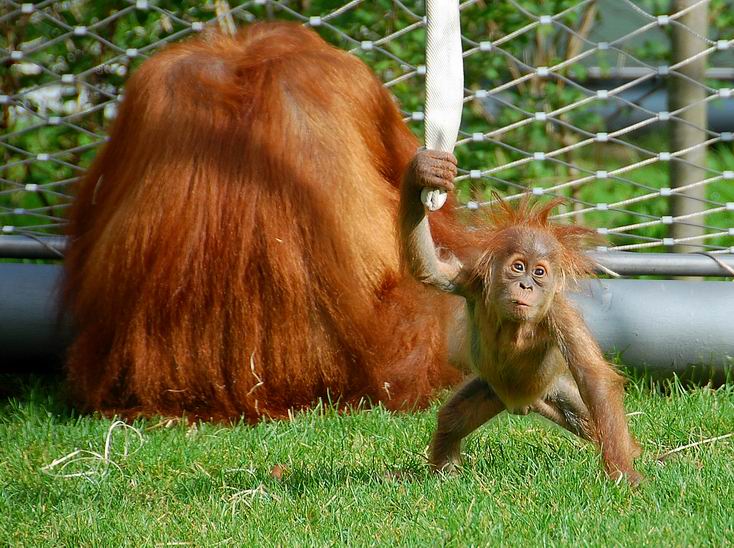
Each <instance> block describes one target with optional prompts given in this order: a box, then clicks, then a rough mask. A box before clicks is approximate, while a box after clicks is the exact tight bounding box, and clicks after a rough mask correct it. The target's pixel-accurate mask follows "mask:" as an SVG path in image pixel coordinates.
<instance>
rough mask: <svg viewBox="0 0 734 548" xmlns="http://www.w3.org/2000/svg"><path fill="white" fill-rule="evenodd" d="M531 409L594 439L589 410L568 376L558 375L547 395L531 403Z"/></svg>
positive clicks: (589, 438)
mask: <svg viewBox="0 0 734 548" xmlns="http://www.w3.org/2000/svg"><path fill="white" fill-rule="evenodd" d="M532 410H533V411H535V412H536V413H539V414H540V415H542V416H543V417H545V418H546V419H548V420H551V421H553V422H555V423H556V424H558V425H560V426H562V427H563V428H565V429H566V430H568V431H569V432H572V433H573V434H576V435H577V436H579V437H581V438H583V439H585V440H588V441H596V438H595V435H594V431H593V429H592V426H591V417H590V415H589V410H588V409H587V408H586V405H584V402H583V400H582V399H581V394H580V393H579V389H578V387H577V386H576V383H575V382H574V380H573V378H571V377H570V376H565V377H560V378H559V379H558V380H557V381H556V382H555V385H554V386H553V388H552V389H551V391H550V392H549V393H548V395H547V396H546V397H545V398H544V399H542V400H538V401H537V402H535V403H534V404H533V405H532Z"/></svg>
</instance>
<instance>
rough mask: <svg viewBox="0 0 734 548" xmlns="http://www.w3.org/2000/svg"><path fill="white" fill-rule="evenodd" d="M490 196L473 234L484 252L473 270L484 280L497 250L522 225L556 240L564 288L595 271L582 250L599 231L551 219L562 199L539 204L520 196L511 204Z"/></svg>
mask: <svg viewBox="0 0 734 548" xmlns="http://www.w3.org/2000/svg"><path fill="white" fill-rule="evenodd" d="M493 197H494V203H493V204H492V205H491V206H490V207H489V208H487V212H486V214H485V215H483V219H482V220H481V222H480V228H479V230H478V232H477V234H476V236H477V240H478V241H479V245H480V247H481V248H482V249H483V250H484V253H483V255H482V257H481V258H480V260H479V261H477V264H476V266H475V271H476V275H477V276H479V277H481V278H484V279H485V282H486V281H487V277H488V275H489V273H490V269H491V263H492V262H493V261H494V258H495V257H496V256H497V253H499V252H501V251H504V250H506V249H507V248H508V247H509V246H510V245H511V244H512V243H513V242H514V241H515V239H516V238H517V231H518V230H522V229H523V228H527V229H533V230H537V231H541V232H543V233H545V234H548V235H549V236H551V237H552V238H553V239H555V240H556V241H557V242H558V244H559V245H558V258H557V261H558V264H557V265H556V271H557V272H558V274H559V276H560V279H561V284H562V286H563V287H565V286H566V284H567V283H568V282H573V281H575V280H577V279H578V278H579V277H582V276H588V275H590V274H592V273H593V272H594V267H595V263H594V261H593V260H592V259H591V258H590V257H589V256H588V255H587V254H586V253H584V251H585V250H587V249H589V248H590V247H591V246H592V245H593V244H594V243H596V242H598V241H599V240H600V237H599V236H598V234H597V233H596V232H595V231H594V230H592V229H590V228H586V227H583V226H579V225H572V224H561V223H557V222H553V221H551V220H550V214H551V211H552V210H553V209H554V208H556V207H557V206H558V205H560V204H562V203H563V202H564V200H563V199H562V198H556V199H554V200H551V201H549V202H545V203H541V202H538V201H534V200H530V199H529V198H528V197H523V198H522V199H520V200H519V201H518V202H517V204H516V205H512V204H511V203H510V202H507V201H506V200H504V199H502V198H501V197H500V196H499V195H498V194H496V193H493Z"/></svg>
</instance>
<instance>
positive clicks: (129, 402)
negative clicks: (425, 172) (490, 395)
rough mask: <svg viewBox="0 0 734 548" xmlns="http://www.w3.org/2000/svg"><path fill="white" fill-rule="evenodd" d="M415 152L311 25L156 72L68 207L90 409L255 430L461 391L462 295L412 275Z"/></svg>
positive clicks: (210, 39) (183, 50)
mask: <svg viewBox="0 0 734 548" xmlns="http://www.w3.org/2000/svg"><path fill="white" fill-rule="evenodd" d="M416 147H417V142H416V140H415V138H414V137H413V135H412V134H411V133H410V131H409V130H408V129H407V127H406V126H405V124H404V123H403V122H402V120H401V117H400V113H399V112H398V110H397V108H396V107H395V105H394V102H393V100H392V98H391V96H390V95H389V94H388V93H387V92H386V91H385V89H384V88H383V87H382V85H381V84H380V82H379V81H378V80H377V79H376V78H375V77H374V75H373V74H372V73H371V72H370V71H369V69H368V68H367V67H366V66H365V65H364V64H363V63H362V62H361V61H359V60H358V59H357V58H356V57H354V56H351V55H349V54H347V53H345V52H343V51H340V50H338V49H336V48H334V47H331V46H329V45H327V44H326V43H325V42H324V41H323V40H322V39H321V38H319V37H318V35H316V34H315V33H314V32H312V31H310V30H307V29H304V28H303V27H300V26H295V25H291V24H282V23H280V24H257V25H253V26H250V27H248V28H246V29H243V30H242V31H241V32H240V33H239V34H237V35H236V36H234V37H228V36H224V35H220V34H211V35H209V36H207V37H205V38H197V39H194V40H190V41H188V42H185V43H181V44H176V45H173V46H170V47H168V48H166V49H165V50H163V51H161V52H160V53H158V54H157V55H155V56H154V57H153V58H152V59H150V60H149V61H147V62H146V63H144V64H143V65H142V66H141V67H140V68H139V69H138V71H137V72H136V73H135V74H134V75H133V76H132V78H131V79H130V80H129V82H128V84H127V87H126V91H125V100H124V101H123V103H122V105H121V107H120V111H119V114H118V117H117V120H116V121H115V123H114V125H113V127H112V131H111V138H110V141H109V143H108V144H107V146H106V147H105V148H104V149H103V150H102V152H101V153H100V154H99V156H98V158H97V159H96V161H95V163H94V165H93V166H92V167H91V169H90V170H89V172H88V173H87V175H86V177H85V178H84V180H83V181H82V182H81V185H80V187H79V189H78V196H77V199H76V201H75V203H74V206H73V209H72V212H71V218H70V225H69V234H70V236H71V247H70V249H69V252H68V254H67V257H66V261H65V270H66V279H65V284H64V294H65V299H66V302H67V305H68V308H69V310H70V311H71V313H72V315H73V317H74V320H75V322H76V333H77V334H76V339H75V341H74V343H73V345H72V346H71V348H70V350H69V353H68V360H67V372H68V378H69V384H70V387H71V389H72V391H73V393H74V397H75V399H76V402H77V403H78V404H79V406H80V407H82V408H83V409H86V410H100V411H103V412H118V413H123V414H125V415H135V414H143V415H151V414H157V413H160V414H166V415H179V414H183V413H187V414H189V415H190V416H193V417H201V418H205V419H208V418H215V419H233V418H237V417H239V416H241V415H243V416H244V417H245V418H246V419H247V420H250V421H254V420H257V419H259V418H260V417H263V416H267V417H284V416H287V413H288V410H289V409H299V408H303V407H307V406H309V405H311V404H312V403H314V402H315V401H316V400H317V399H318V398H326V397H329V398H331V399H332V400H335V401H339V402H341V404H354V403H357V402H358V401H359V400H360V399H362V398H368V399H371V400H372V401H373V402H375V401H384V402H385V404H386V405H387V406H388V407H389V408H393V409H395V408H404V407H406V406H411V405H422V404H425V403H426V401H427V400H428V398H429V397H430V395H431V394H432V393H433V391H434V390H435V389H436V388H437V387H441V386H446V385H447V384H450V383H452V382H455V381H456V380H457V378H458V374H457V373H456V371H455V370H454V369H453V368H451V367H450V366H449V365H448V363H447V358H446V341H445V335H444V332H445V322H446V317H447V315H448V314H449V308H450V302H449V299H450V298H440V297H437V296H435V295H434V294H433V293H432V292H430V291H429V290H427V289H425V288H423V287H422V286H421V285H420V284H418V283H416V282H414V281H413V280H412V279H409V278H407V277H405V276H403V275H401V273H400V272H401V271H400V265H399V254H398V245H397V241H396V229H395V223H396V214H397V207H398V191H397V188H398V186H399V184H400V178H401V175H402V173H403V171H404V170H405V167H406V165H407V163H408V162H409V160H410V159H411V157H412V155H413V154H414V152H415V150H416ZM445 216H446V214H444V217H445ZM440 217H441V216H439V217H438V218H437V220H435V221H434V225H435V226H436V230H437V233H438V234H441V232H442V229H441V227H440V224H441V219H440Z"/></svg>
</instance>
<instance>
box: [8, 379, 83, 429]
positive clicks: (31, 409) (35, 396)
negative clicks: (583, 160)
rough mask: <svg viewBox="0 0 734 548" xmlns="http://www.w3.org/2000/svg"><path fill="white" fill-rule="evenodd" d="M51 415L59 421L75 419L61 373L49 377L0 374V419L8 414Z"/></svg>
mask: <svg viewBox="0 0 734 548" xmlns="http://www.w3.org/2000/svg"><path fill="white" fill-rule="evenodd" d="M19 412H24V414H36V415H37V414H46V413H50V414H52V415H54V417H56V418H57V419H58V420H59V421H61V422H65V421H66V420H76V418H77V417H78V413H77V412H76V411H75V410H74V408H73V406H72V405H71V402H70V400H69V397H68V394H67V390H66V383H65V382H64V377H63V375H62V374H61V372H60V371H57V372H55V373H52V374H36V373H32V374H23V375H20V374H8V373H3V374H0V417H5V418H6V419H7V418H8V416H9V415H11V414H17V413H19Z"/></svg>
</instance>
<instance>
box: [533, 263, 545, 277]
mask: <svg viewBox="0 0 734 548" xmlns="http://www.w3.org/2000/svg"><path fill="white" fill-rule="evenodd" d="M533 275H534V276H537V277H538V278H542V277H543V276H545V268H543V267H542V266H536V267H535V270H533Z"/></svg>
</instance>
